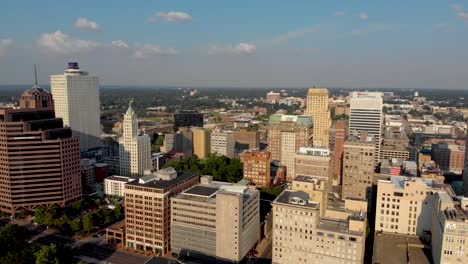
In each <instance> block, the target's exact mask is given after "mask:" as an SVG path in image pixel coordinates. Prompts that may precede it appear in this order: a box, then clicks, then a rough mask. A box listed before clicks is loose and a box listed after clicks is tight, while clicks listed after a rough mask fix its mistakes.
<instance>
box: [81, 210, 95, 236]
mask: <svg viewBox="0 0 468 264" xmlns="http://www.w3.org/2000/svg"><path fill="white" fill-rule="evenodd" d="M93 228H94V214H92V213H91V214H85V216H84V217H83V229H84V231H86V232H89V231H91V230H93Z"/></svg>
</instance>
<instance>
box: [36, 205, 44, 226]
mask: <svg viewBox="0 0 468 264" xmlns="http://www.w3.org/2000/svg"><path fill="white" fill-rule="evenodd" d="M45 214H46V208H44V207H42V206H39V207H36V208H35V209H34V222H35V223H37V224H38V225H42V224H44V219H45Z"/></svg>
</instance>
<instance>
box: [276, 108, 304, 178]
mask: <svg viewBox="0 0 468 264" xmlns="http://www.w3.org/2000/svg"><path fill="white" fill-rule="evenodd" d="M312 129H313V122H312V117H310V116H293V115H278V114H275V115H272V116H270V121H269V125H268V151H270V153H271V159H272V160H279V161H280V162H281V165H284V166H286V168H287V170H286V171H287V178H288V181H291V180H293V179H294V155H295V154H296V152H297V151H298V150H299V148H300V147H303V146H310V145H311V143H312V133H313V131H312Z"/></svg>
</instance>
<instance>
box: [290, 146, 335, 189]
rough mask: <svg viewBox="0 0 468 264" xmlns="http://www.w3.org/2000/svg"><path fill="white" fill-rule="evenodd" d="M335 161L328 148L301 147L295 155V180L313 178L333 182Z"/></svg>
mask: <svg viewBox="0 0 468 264" xmlns="http://www.w3.org/2000/svg"><path fill="white" fill-rule="evenodd" d="M332 172H333V159H332V157H331V155H330V150H329V149H327V148H313V147H301V148H300V149H299V151H298V152H297V153H296V155H295V160H294V179H295V178H297V177H298V176H311V177H317V178H320V179H322V180H323V181H325V182H329V181H331V178H332Z"/></svg>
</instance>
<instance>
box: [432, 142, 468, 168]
mask: <svg viewBox="0 0 468 264" xmlns="http://www.w3.org/2000/svg"><path fill="white" fill-rule="evenodd" d="M465 151H466V150H465V145H459V144H449V143H438V144H432V148H431V152H432V153H431V156H432V160H433V161H435V162H436V163H437V164H438V165H439V166H440V168H441V169H442V170H444V171H446V172H453V173H457V174H461V173H462V172H463V168H464V166H465Z"/></svg>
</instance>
